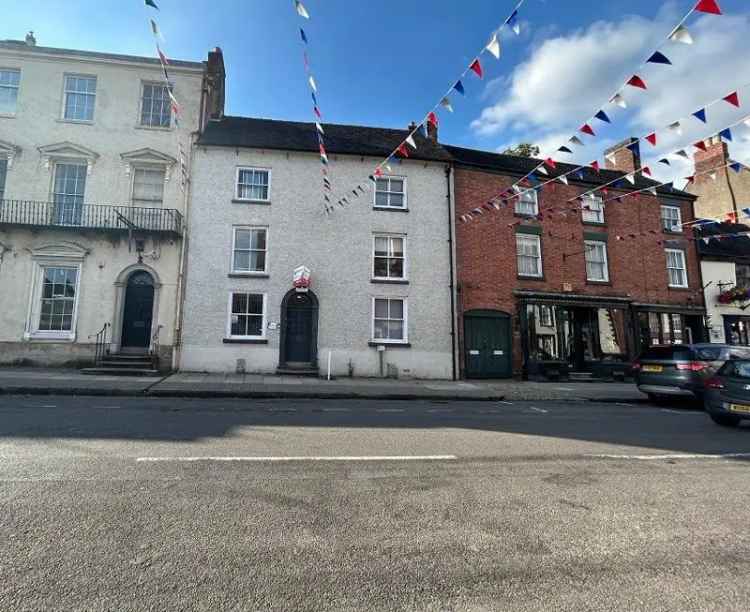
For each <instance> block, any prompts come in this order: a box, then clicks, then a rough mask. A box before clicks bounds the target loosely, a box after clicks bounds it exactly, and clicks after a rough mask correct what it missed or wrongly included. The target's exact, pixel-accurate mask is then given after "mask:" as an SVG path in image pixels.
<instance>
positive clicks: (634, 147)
mask: <svg viewBox="0 0 750 612" xmlns="http://www.w3.org/2000/svg"><path fill="white" fill-rule="evenodd" d="M625 148H626V149H630V150H631V151H632V152H633V153H638V152H639V151H640V149H641V143H640V141H638V140H634V141H633V142H631V143H630V144H629V145H627V146H626V147H625Z"/></svg>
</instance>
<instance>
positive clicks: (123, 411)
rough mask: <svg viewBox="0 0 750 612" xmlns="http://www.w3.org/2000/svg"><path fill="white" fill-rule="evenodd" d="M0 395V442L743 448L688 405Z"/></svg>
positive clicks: (748, 431)
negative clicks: (361, 432) (292, 440)
mask: <svg viewBox="0 0 750 612" xmlns="http://www.w3.org/2000/svg"><path fill="white" fill-rule="evenodd" d="M537 404H538V406H535V405H534V402H515V403H512V404H507V403H494V402H478V403H477V402H467V403H461V402H430V401H410V402H394V401H391V402H372V401H356V400H351V401H341V400H338V401H337V400H328V401H322V400H304V401H287V400H278V401H272V400H265V401H259V400H174V399H130V398H117V399H111V400H107V401H105V400H102V399H100V398H98V399H97V398H75V397H65V398H63V397H58V398H44V399H40V398H31V397H15V398H14V397H2V398H0V439H52V438H59V439H104V440H107V439H110V440H144V441H194V440H201V439H207V438H219V437H223V436H232V435H236V433H237V432H238V431H239V430H240V429H242V430H247V429H250V430H252V429H253V428H283V427H290V428H292V427H305V428H316V427H321V428H329V429H330V428H342V429H344V428H350V429H358V428H369V429H397V430H398V429H409V430H414V434H415V435H419V431H420V430H434V429H441V428H442V429H464V430H481V431H485V432H498V433H511V434H523V435H530V436H544V437H549V438H561V439H571V440H585V441H590V442H601V443H606V444H615V445H627V446H636V447H644V448H652V449H653V448H658V449H664V451H666V452H671V451H674V452H686V453H727V452H732V453H744V452H748V453H750V426H748V424H744V425H743V426H742V427H740V428H739V429H734V430H732V429H725V428H722V427H719V426H717V425H715V424H714V423H713V422H712V421H711V420H710V419H709V418H708V416H707V415H705V414H704V413H702V412H701V411H700V410H699V409H698V407H697V406H695V405H690V404H688V405H686V404H683V403H670V404H662V405H658V406H656V405H624V404H596V403H586V402H584V403H565V402H546V403H537Z"/></svg>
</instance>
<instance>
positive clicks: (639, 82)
mask: <svg viewBox="0 0 750 612" xmlns="http://www.w3.org/2000/svg"><path fill="white" fill-rule="evenodd" d="M627 85H630V86H631V87H638V88H639V89H648V87H646V83H645V81H644V80H643V79H642V78H641V77H639V76H638V75H637V74H634V75H633V76H632V77H630V80H629V81H628V82H627Z"/></svg>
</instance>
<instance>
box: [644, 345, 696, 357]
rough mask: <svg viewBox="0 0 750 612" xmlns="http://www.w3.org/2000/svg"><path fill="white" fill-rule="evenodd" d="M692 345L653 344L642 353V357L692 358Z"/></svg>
mask: <svg viewBox="0 0 750 612" xmlns="http://www.w3.org/2000/svg"><path fill="white" fill-rule="evenodd" d="M690 354H691V353H690V347H688V346H684V345H675V346H652V347H650V348H647V349H646V350H645V351H644V352H643V354H642V355H641V359H685V360H689V359H690Z"/></svg>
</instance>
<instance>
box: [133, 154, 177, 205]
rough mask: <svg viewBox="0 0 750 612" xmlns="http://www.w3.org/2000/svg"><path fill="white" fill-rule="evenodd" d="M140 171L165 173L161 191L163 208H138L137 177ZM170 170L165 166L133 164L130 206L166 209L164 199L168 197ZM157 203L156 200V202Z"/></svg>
mask: <svg viewBox="0 0 750 612" xmlns="http://www.w3.org/2000/svg"><path fill="white" fill-rule="evenodd" d="M139 170H147V171H148V170H151V171H158V172H163V173H164V180H163V182H162V190H161V206H136V204H135V175H136V174H137V172H138V171H139ZM168 173H169V171H168V169H167V166H166V165H165V164H133V166H132V169H131V171H130V205H131V206H133V207H135V208H164V198H165V197H166V187H167V176H168ZM154 201H155V200H154Z"/></svg>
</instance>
